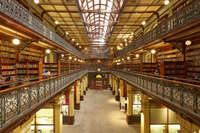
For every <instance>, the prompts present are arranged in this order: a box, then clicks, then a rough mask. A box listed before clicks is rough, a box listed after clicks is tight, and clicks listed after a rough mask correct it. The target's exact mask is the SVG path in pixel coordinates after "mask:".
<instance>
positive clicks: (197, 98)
mask: <svg viewBox="0 0 200 133" xmlns="http://www.w3.org/2000/svg"><path fill="white" fill-rule="evenodd" d="M111 73H112V74H114V75H116V76H117V77H120V78H121V79H123V80H125V81H127V82H128V83H129V84H131V85H133V86H135V87H136V88H138V89H140V90H141V91H142V92H144V93H145V94H148V95H150V96H152V97H153V98H155V97H156V98H157V99H160V100H162V101H164V102H162V103H165V105H166V106H167V107H168V106H169V107H170V108H173V109H174V110H176V111H178V112H179V113H182V114H186V115H187V116H188V117H189V118H191V119H192V120H193V121H194V122H195V123H197V124H198V125H200V86H199V85H195V84H191V83H185V82H183V81H175V80H172V79H165V78H160V77H155V76H151V75H146V74H142V73H130V72H126V71H112V72H111Z"/></svg>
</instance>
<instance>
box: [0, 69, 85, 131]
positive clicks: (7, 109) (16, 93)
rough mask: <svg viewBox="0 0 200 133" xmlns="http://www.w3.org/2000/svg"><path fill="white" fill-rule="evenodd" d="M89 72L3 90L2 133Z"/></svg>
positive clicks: (0, 100) (0, 104) (0, 93)
mask: <svg viewBox="0 0 200 133" xmlns="http://www.w3.org/2000/svg"><path fill="white" fill-rule="evenodd" d="M87 72H88V71H87V70H84V71H79V72H75V73H72V74H67V75H62V76H57V77H53V78H49V79H45V80H42V81H36V82H32V83H29V84H25V85H21V86H16V87H13V88H9V89H5V90H1V91H0V132H1V129H2V128H4V127H5V125H8V124H9V123H10V122H11V121H13V120H16V118H18V117H20V116H22V115H24V114H25V113H28V112H29V111H30V110H31V109H34V108H36V107H37V106H38V105H40V104H41V103H43V102H45V101H46V100H48V99H49V98H51V97H53V96H55V95H56V94H58V93H59V92H61V91H63V90H64V89H65V88H66V87H67V86H69V85H70V84H72V83H73V82H74V81H75V80H77V79H79V78H81V77H82V76H83V75H85V74H87Z"/></svg>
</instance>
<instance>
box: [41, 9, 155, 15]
mask: <svg viewBox="0 0 200 133" xmlns="http://www.w3.org/2000/svg"><path fill="white" fill-rule="evenodd" d="M45 12H46V13H47V12H57V13H99V14H105V13H114V14H118V13H119V11H118V10H116V11H111V12H110V11H102V10H81V12H79V11H67V10H45ZM121 13H122V14H130V13H154V14H156V13H157V12H156V11H122V12H121Z"/></svg>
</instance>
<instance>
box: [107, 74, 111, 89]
mask: <svg viewBox="0 0 200 133" xmlns="http://www.w3.org/2000/svg"><path fill="white" fill-rule="evenodd" d="M111 84H112V83H111V74H109V85H108V88H109V89H111Z"/></svg>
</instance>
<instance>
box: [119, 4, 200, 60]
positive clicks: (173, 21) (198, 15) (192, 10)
mask: <svg viewBox="0 0 200 133" xmlns="http://www.w3.org/2000/svg"><path fill="white" fill-rule="evenodd" d="M199 7H200V1H199V0H196V1H194V2H193V3H192V4H190V5H188V6H186V7H184V8H183V9H182V10H180V11H178V12H177V13H175V14H173V15H172V16H171V17H169V18H168V19H167V20H164V21H163V22H162V23H160V24H158V26H156V27H155V28H154V29H153V30H151V31H149V32H147V33H146V34H144V36H143V37H141V38H140V39H138V40H136V41H134V42H133V43H132V44H131V45H129V46H128V47H126V48H124V49H123V50H122V51H119V52H118V53H117V54H116V56H122V55H124V54H126V53H127V52H129V51H131V50H133V49H136V48H138V47H141V46H144V45H145V44H148V43H150V42H153V41H155V40H157V39H159V38H161V37H162V36H164V35H166V34H168V33H170V32H172V31H175V30H177V29H178V28H180V27H183V26H185V25H187V24H190V23H191V22H195V21H197V20H200V8H199Z"/></svg>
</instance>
